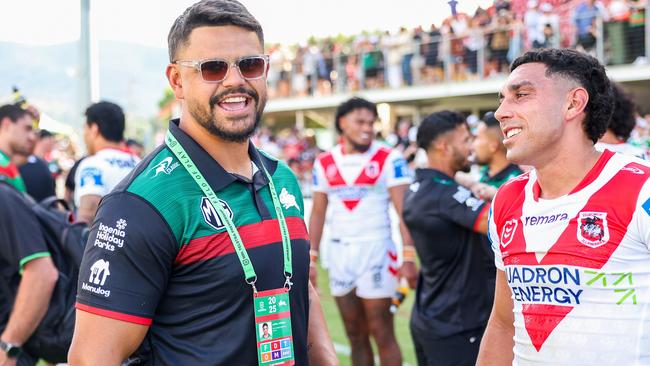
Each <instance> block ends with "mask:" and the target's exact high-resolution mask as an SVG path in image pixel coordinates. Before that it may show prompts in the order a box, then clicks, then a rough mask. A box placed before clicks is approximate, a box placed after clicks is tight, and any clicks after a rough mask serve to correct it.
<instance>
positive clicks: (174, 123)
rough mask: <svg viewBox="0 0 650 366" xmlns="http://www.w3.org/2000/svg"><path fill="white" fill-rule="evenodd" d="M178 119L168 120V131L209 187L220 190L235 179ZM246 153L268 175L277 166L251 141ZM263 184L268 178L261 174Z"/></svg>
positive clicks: (266, 182) (275, 162) (274, 161)
mask: <svg viewBox="0 0 650 366" xmlns="http://www.w3.org/2000/svg"><path fill="white" fill-rule="evenodd" d="M179 121H180V120H179V119H173V120H171V121H170V122H169V131H170V132H171V133H172V135H174V137H175V138H176V140H178V142H179V143H180V144H181V146H183V149H185V151H186V152H187V155H189V157H190V159H192V162H194V164H195V165H196V166H197V167H198V168H199V171H200V172H201V173H202V174H203V176H204V177H205V180H206V181H207V182H208V184H210V187H212V189H213V190H214V191H215V192H216V191H220V190H222V189H223V188H225V187H226V186H228V185H230V184H231V183H233V182H235V181H237V178H235V177H234V176H233V175H232V174H230V173H228V172H227V171H226V170H225V169H224V168H223V167H222V166H221V165H219V163H218V162H217V161H216V160H214V159H213V158H212V156H210V154H208V153H207V151H205V150H204V149H203V148H202V147H201V145H199V144H198V143H197V142H196V141H194V139H193V138H192V137H190V136H189V135H188V134H186V133H185V131H183V130H181V128H180V127H178V123H179ZM248 155H249V156H250V158H251V160H252V161H253V163H254V164H255V165H257V166H258V167H261V166H262V164H263V165H264V166H265V167H266V169H267V170H268V172H269V174H270V175H273V173H274V172H275V169H276V168H277V164H278V162H277V161H276V160H272V159H270V158H268V157H266V156H264V155H262V154H260V153H259V151H258V150H257V148H256V147H255V146H254V145H253V142H252V141H249V142H248ZM261 176H262V177H261V178H258V179H262V180H263V182H264V185H266V184H268V179H267V177H266V176H265V175H264V174H261Z"/></svg>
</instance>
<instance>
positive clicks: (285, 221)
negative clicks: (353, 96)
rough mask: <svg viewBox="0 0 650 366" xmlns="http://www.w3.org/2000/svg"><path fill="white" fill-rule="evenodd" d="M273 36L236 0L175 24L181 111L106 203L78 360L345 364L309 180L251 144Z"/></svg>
mask: <svg viewBox="0 0 650 366" xmlns="http://www.w3.org/2000/svg"><path fill="white" fill-rule="evenodd" d="M263 45H264V41H263V34H262V28H261V26H260V25H259V23H258V22H257V20H255V18H253V16H252V15H251V14H250V13H249V12H248V10H246V8H245V7H244V6H243V5H241V4H240V3H239V2H237V1H234V0H212V1H201V2H199V3H197V4H195V5H193V6H191V7H190V8H188V9H187V10H186V11H185V12H184V13H183V14H182V15H181V16H180V17H179V18H178V19H177V20H176V22H175V23H174V25H173V26H172V28H171V31H170V34H169V54H170V64H169V65H168V66H167V78H168V80H169V83H170V85H171V87H172V89H173V91H174V94H175V96H176V98H177V99H178V100H179V101H180V102H181V106H182V108H181V110H182V114H181V117H180V119H179V120H173V121H171V123H170V126H169V131H168V132H167V137H166V142H165V144H163V145H162V146H160V147H159V148H158V149H156V150H155V151H154V152H152V153H151V154H150V155H149V156H147V157H146V158H145V159H144V160H143V161H142V162H141V163H140V164H139V165H138V166H136V168H135V169H134V171H133V172H132V173H131V174H130V175H129V176H127V178H125V179H124V180H123V181H122V182H121V183H120V184H119V185H118V186H117V187H116V188H115V190H114V191H113V192H112V193H110V194H108V195H107V196H105V197H104V198H103V199H102V202H101V204H100V206H99V209H98V211H97V215H96V217H95V221H94V223H93V224H92V227H91V234H90V238H89V241H88V243H87V246H86V252H85V253H84V259H83V262H82V264H81V268H80V275H79V286H78V295H77V318H76V328H75V336H74V339H73V343H72V346H71V350H70V357H69V362H70V363H71V364H73V365H98V364H102V365H119V364H120V363H122V362H123V361H124V359H126V358H127V357H129V356H130V355H133V357H138V358H140V359H141V361H144V362H143V363H145V364H148V365H258V364H259V365H309V364H311V365H336V364H337V363H338V362H337V361H336V355H335V353H334V349H333V346H332V343H331V340H330V337H329V335H328V333H327V329H326V327H325V322H324V319H323V315H322V311H321V308H320V304H319V301H318V298H317V296H316V295H315V291H314V290H313V287H311V285H310V284H309V238H308V236H307V230H306V228H305V224H304V221H303V215H304V206H303V201H302V195H301V192H300V189H299V185H298V182H297V180H296V178H295V176H294V175H293V174H292V173H291V171H290V169H289V168H288V167H287V166H286V165H285V164H283V163H281V162H278V161H277V160H275V159H273V158H270V157H268V156H267V155H265V154H263V153H261V152H259V151H258V150H257V148H255V146H253V145H252V143H250V140H249V138H250V136H251V135H252V134H253V132H254V131H255V129H256V127H257V126H258V124H259V122H260V119H261V114H262V112H263V110H264V105H265V102H266V99H267V92H266V72H267V70H268V56H266V55H264V48H263ZM264 324H267V331H268V336H267V337H266V338H265V337H264V329H263V328H264ZM269 336H270V337H271V339H270V340H269V339H267V338H268V337H269ZM136 350H137V352H136Z"/></svg>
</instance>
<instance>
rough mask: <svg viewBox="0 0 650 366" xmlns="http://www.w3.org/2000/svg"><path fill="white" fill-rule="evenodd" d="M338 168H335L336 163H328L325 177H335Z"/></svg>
mask: <svg viewBox="0 0 650 366" xmlns="http://www.w3.org/2000/svg"><path fill="white" fill-rule="evenodd" d="M338 172H339V170H338V169H337V168H336V165H334V164H332V165H328V166H327V168H326V169H325V175H326V176H327V179H330V180H331V179H334V177H336V174H338Z"/></svg>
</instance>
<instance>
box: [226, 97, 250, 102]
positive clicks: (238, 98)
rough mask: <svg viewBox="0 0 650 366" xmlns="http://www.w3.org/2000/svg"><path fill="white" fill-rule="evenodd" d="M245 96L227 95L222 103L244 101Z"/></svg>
mask: <svg viewBox="0 0 650 366" xmlns="http://www.w3.org/2000/svg"><path fill="white" fill-rule="evenodd" d="M245 101H246V98H244V97H228V98H226V99H224V100H223V101H222V103H241V102H245Z"/></svg>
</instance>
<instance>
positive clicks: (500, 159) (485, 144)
mask: <svg viewBox="0 0 650 366" xmlns="http://www.w3.org/2000/svg"><path fill="white" fill-rule="evenodd" d="M473 149H474V162H475V163H477V164H479V165H481V170H480V173H481V175H480V177H479V181H478V182H472V185H471V187H470V189H471V190H472V192H473V193H474V194H475V195H476V196H477V197H480V198H482V199H484V200H486V201H492V198H493V197H494V195H495V194H496V193H497V188H499V187H501V185H502V184H504V183H505V182H507V181H509V180H510V179H512V178H514V177H516V176H518V175H520V174H522V173H523V171H522V170H521V169H520V168H519V166H518V165H517V164H512V163H510V162H509V161H508V159H507V158H506V148H505V146H503V133H502V132H501V127H500V126H499V121H498V120H497V119H496V118H495V117H494V112H487V113H486V114H485V115H484V116H483V120H482V121H481V122H479V124H478V126H477V128H476V138H475V139H474V143H473Z"/></svg>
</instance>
